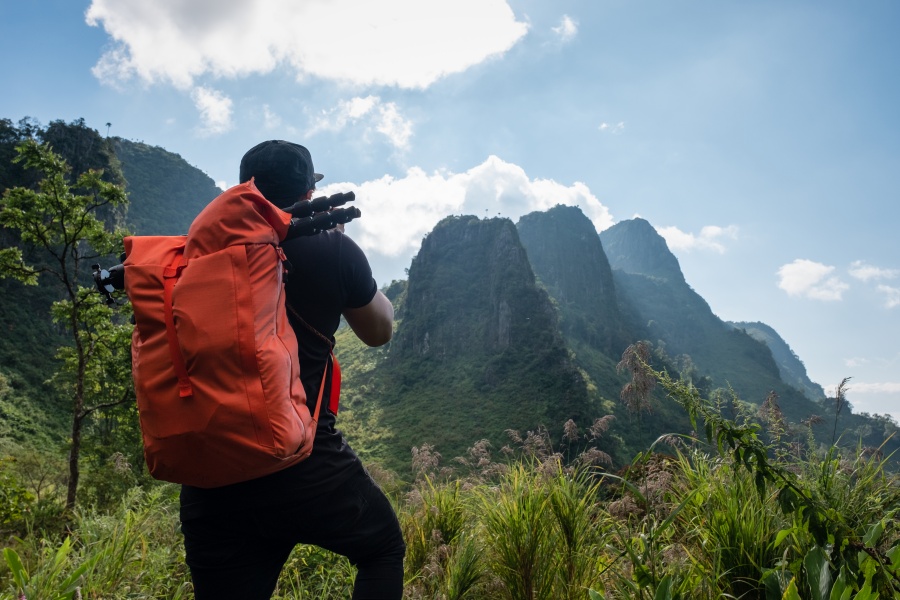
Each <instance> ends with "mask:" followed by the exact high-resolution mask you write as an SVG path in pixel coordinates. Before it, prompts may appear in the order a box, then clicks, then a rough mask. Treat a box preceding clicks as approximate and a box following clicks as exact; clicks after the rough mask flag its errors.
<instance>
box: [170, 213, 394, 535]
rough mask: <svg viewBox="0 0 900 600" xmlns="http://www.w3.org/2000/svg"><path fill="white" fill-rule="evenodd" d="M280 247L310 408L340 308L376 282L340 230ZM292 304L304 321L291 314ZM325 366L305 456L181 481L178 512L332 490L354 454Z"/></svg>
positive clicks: (361, 302) (367, 294)
mask: <svg viewBox="0 0 900 600" xmlns="http://www.w3.org/2000/svg"><path fill="white" fill-rule="evenodd" d="M282 248H283V249H284V253H285V255H286V256H287V259H288V262H289V263H290V273H289V274H288V278H287V283H286V284H285V290H286V295H287V302H288V303H289V304H290V306H291V307H292V308H293V311H292V310H288V318H289V319H290V321H291V325H292V326H293V328H294V331H295V332H296V334H297V341H298V342H299V347H300V379H301V381H302V382H303V387H304V389H305V390H306V397H307V405H308V406H309V410H310V412H311V413H312V412H313V411H314V410H315V404H316V398H317V397H318V394H319V386H320V384H321V382H322V373H323V371H325V369H326V366H327V364H328V362H329V361H328V359H329V356H330V354H331V346H332V344H334V333H335V332H336V331H337V329H338V327H339V326H340V322H341V313H342V312H343V311H344V309H347V308H360V307H362V306H365V305H367V304H368V303H369V302H371V301H372V298H374V297H375V293H376V292H377V291H378V287H377V284H376V283H375V280H374V279H373V278H372V269H371V268H370V266H369V261H368V260H367V259H366V256H365V254H364V253H363V251H362V250H361V249H360V247H359V246H357V245H356V243H355V242H354V241H353V240H351V239H350V238H349V237H347V236H345V235H344V234H343V233H341V232H339V231H327V232H324V233H320V234H318V235H314V236H308V237H300V238H296V239H293V240H290V241H287V242H285V243H284V244H283V245H282ZM294 311H296V313H298V314H299V315H300V317H302V321H303V322H301V321H300V320H299V319H297V318H296V317H295V316H294V314H293V312H294ZM313 329H314V330H315V331H313ZM323 338H324V339H323ZM331 373H332V370H331V369H330V368H329V369H328V375H327V379H326V381H325V393H324V394H323V400H322V402H323V406H322V409H321V410H320V412H319V423H318V427H317V428H316V440H315V443H314V445H313V452H312V454H311V455H310V457H309V458H307V459H306V460H305V461H303V462H301V463H298V464H296V465H294V466H292V467H289V468H287V469H284V470H282V471H279V472H277V473H273V474H271V475H266V476H265V477H260V478H259V479H254V480H251V481H245V482H242V483H236V484H234V485H229V486H224V487H220V488H212V489H202V488H196V487H191V486H182V489H181V517H182V519H189V518H191V517H195V516H200V515H205V514H210V513H217V512H229V511H231V510H234V509H241V510H243V509H246V508H247V507H248V506H251V505H252V506H265V505H276V504H280V503H283V502H290V501H291V499H292V498H298V497H304V498H305V497H309V496H310V495H317V494H321V493H325V492H328V491H331V490H333V489H334V488H336V487H337V486H338V485H340V484H341V483H343V481H344V480H345V479H346V478H347V477H348V476H349V475H351V474H352V472H353V468H354V467H355V466H356V464H357V463H358V460H359V459H358V458H357V456H356V453H355V452H354V451H353V449H352V448H350V446H349V445H348V444H347V441H346V440H345V439H344V436H343V435H342V434H341V432H340V431H339V430H337V429H335V416H334V414H332V413H331V411H329V410H328V396H329V391H330V389H331Z"/></svg>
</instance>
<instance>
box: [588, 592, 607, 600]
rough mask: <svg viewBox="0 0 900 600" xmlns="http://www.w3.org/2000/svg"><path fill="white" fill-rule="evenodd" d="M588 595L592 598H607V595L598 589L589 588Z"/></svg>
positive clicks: (602, 599)
mask: <svg viewBox="0 0 900 600" xmlns="http://www.w3.org/2000/svg"><path fill="white" fill-rule="evenodd" d="M588 596H590V600H606V596H604V595H603V594H601V593H600V592H598V591H596V590H588Z"/></svg>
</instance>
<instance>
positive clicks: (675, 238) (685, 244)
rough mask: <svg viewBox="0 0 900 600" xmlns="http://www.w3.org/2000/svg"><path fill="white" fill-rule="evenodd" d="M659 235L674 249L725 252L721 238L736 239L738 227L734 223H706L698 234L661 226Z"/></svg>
mask: <svg viewBox="0 0 900 600" xmlns="http://www.w3.org/2000/svg"><path fill="white" fill-rule="evenodd" d="M658 231H659V235H661V236H663V238H664V239H665V240H666V245H667V246H669V249H670V250H672V251H673V252H674V251H677V250H682V251H685V252H690V251H692V250H712V251H713V252H718V253H719V254H722V253H724V252H725V245H724V244H723V243H722V241H721V240H723V239H732V240H736V239H737V235H738V228H737V227H736V226H735V225H729V226H727V227H719V226H718V225H707V226H705V227H703V228H702V229H701V230H700V234H699V235H694V234H693V233H687V232H684V231H681V230H680V229H678V228H677V227H661V228H659V229H658Z"/></svg>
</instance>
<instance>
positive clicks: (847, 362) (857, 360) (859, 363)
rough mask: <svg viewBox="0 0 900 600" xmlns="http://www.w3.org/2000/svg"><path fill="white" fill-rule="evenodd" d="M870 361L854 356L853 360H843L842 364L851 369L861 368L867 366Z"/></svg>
mask: <svg viewBox="0 0 900 600" xmlns="http://www.w3.org/2000/svg"><path fill="white" fill-rule="evenodd" d="M869 362H870V361H869V359H868V358H862V357H859V356H854V357H853V358H847V359H844V364H845V365H847V366H848V367H850V368H851V369H853V368H855V367H861V366H863V365H866V364H868V363H869Z"/></svg>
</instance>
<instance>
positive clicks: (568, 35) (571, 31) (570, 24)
mask: <svg viewBox="0 0 900 600" xmlns="http://www.w3.org/2000/svg"><path fill="white" fill-rule="evenodd" d="M552 31H553V33H554V34H556V36H557V37H558V38H559V41H561V42H563V43H566V42H571V41H572V40H573V39H575V36H576V35H578V22H577V21H573V20H572V18H571V17H570V16H569V15H563V18H562V21H561V22H560V24H559V25H558V26H557V27H553V28H552Z"/></svg>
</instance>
